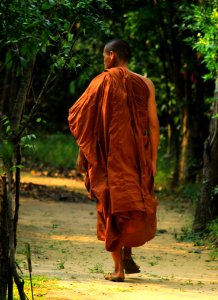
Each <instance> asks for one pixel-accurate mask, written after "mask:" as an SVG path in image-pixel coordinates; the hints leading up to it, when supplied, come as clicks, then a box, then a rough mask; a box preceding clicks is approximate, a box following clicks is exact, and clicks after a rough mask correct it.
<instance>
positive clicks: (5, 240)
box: [0, 176, 9, 300]
mask: <svg viewBox="0 0 218 300" xmlns="http://www.w3.org/2000/svg"><path fill="white" fill-rule="evenodd" d="M7 206H8V201H7V183H6V177H5V176H1V177H0V283H1V284H0V299H1V300H5V299H6V294H7V289H8V275H9V274H8V269H9V231H8V213H7V211H8V207H7Z"/></svg>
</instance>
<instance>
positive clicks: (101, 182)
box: [68, 67, 157, 251]
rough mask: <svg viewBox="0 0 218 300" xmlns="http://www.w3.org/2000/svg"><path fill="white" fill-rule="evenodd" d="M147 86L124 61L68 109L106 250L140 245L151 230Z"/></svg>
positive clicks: (153, 214)
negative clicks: (82, 155) (85, 163)
mask: <svg viewBox="0 0 218 300" xmlns="http://www.w3.org/2000/svg"><path fill="white" fill-rule="evenodd" d="M148 98H149V89H148V87H147V85H146V83H145V82H144V80H143V79H141V78H140V77H139V76H138V75H136V74H134V73H132V72H130V71H128V69H126V68H123V67H116V68H111V69H107V70H105V71H104V72H102V73H101V74H100V75H98V76H97V77H95V78H94V79H93V80H92V81H91V83H90V85H89V86H88V88H87V89H86V91H85V92H84V93H83V95H82V96H81V97H80V98H79V99H78V100H77V101H76V103H75V104H74V105H73V106H72V107H71V108H70V110H69V118H68V121H69V126H70V130H71V132H72V134H73V136H74V137H75V139H76V141H77V143H78V145H79V147H80V149H81V150H82V152H83V154H84V156H85V158H86V160H87V163H88V164H87V165H88V170H87V174H88V175H87V176H88V177H87V179H88V180H87V183H86V186H87V189H88V190H89V196H90V197H91V198H96V199H97V235H98V238H99V239H100V240H104V241H105V246H106V249H107V250H108V251H114V250H116V249H117V247H120V246H130V247H133V246H140V245H143V244H144V243H145V242H146V241H148V240H150V239H152V238H153V237H154V235H155V231H156V206H157V202H156V200H155V197H154V192H153V185H154V183H153V175H152V168H151V148H150V143H149V137H148V115H147V108H148Z"/></svg>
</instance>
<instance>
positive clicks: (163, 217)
mask: <svg viewBox="0 0 218 300" xmlns="http://www.w3.org/2000/svg"><path fill="white" fill-rule="evenodd" d="M22 182H32V183H35V184H45V185H48V186H54V185H55V186H59V187H64V188H65V189H68V190H74V191H75V190H76V191H78V192H82V193H84V194H86V192H85V190H84V187H83V183H82V182H81V181H73V180H70V179H60V178H56V179H55V178H46V177H45V178H42V177H37V176H31V177H30V176H29V174H23V177H22ZM159 201H160V205H159V209H158V229H159V231H161V232H163V233H161V232H159V233H158V234H157V236H156V237H155V239H153V240H152V241H151V242H149V243H147V244H146V245H144V246H142V247H139V248H135V249H134V258H135V260H136V262H137V263H138V264H139V265H140V266H141V273H140V274H135V275H127V276H126V281H125V282H124V283H112V282H108V281H105V280H104V278H103V274H102V272H105V273H106V272H110V271H112V261H111V258H110V254H109V253H107V252H106V251H105V250H104V244H103V243H102V242H99V241H98V240H97V238H96V231H95V224H96V217H95V203H93V202H86V201H80V202H78V203H74V202H65V201H54V200H51V199H47V200H45V199H34V198H26V197H22V199H21V207H20V221H19V227H18V239H19V245H18V257H17V258H18V261H19V263H20V265H21V267H22V268H24V269H25V257H24V255H23V248H24V243H25V242H30V244H31V249H32V264H33V274H32V276H33V277H34V276H36V275H42V276H46V277H48V278H56V279H55V281H54V283H53V285H51V286H49V287H47V289H44V291H43V292H42V294H41V295H39V294H38V295H36V296H35V300H37V299H46V300H47V299H50V300H51V299H52V300H57V299H58V300H65V299H71V300H77V299H79V300H84V299H86V300H98V299H105V300H108V299H110V300H116V299H119V300H122V299H125V300H131V299H134V300H136V299H149V300H150V299H152V300H156V299H157V300H159V299H160V300H165V299H166V300H171V299H173V300H175V299H177V300H180V299H199V300H201V299H205V300H206V299H208V300H215V299H218V272H217V271H218V262H217V261H213V260H211V258H210V255H209V251H208V250H207V249H204V248H202V247H194V246H193V244H191V243H178V242H177V241H176V240H175V238H174V233H175V232H179V231H180V228H181V227H182V226H188V225H189V224H191V214H190V212H188V211H187V210H183V211H178V210H177V209H175V208H174V209H172V208H170V206H169V204H167V203H166V202H162V201H161V199H159ZM25 272H26V274H28V272H27V271H25Z"/></svg>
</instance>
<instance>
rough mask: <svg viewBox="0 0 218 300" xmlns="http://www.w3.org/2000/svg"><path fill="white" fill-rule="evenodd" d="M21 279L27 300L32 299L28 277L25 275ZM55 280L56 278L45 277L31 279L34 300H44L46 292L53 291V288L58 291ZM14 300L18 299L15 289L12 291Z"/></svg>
mask: <svg viewBox="0 0 218 300" xmlns="http://www.w3.org/2000/svg"><path fill="white" fill-rule="evenodd" d="M23 279H24V281H25V285H24V291H25V293H26V295H27V297H28V299H32V294H31V286H30V280H29V276H27V275H25V276H23ZM57 281H58V280H57V279H56V278H52V279H51V278H48V277H46V276H35V277H33V278H32V283H33V294H34V300H44V299H46V298H45V297H46V294H47V293H48V291H50V290H53V289H54V286H55V289H58V285H56V284H57ZM13 299H14V300H19V299H20V297H19V295H18V291H17V289H16V288H15V289H14V297H13Z"/></svg>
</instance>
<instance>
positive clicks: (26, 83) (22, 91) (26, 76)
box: [11, 59, 35, 131]
mask: <svg viewBox="0 0 218 300" xmlns="http://www.w3.org/2000/svg"><path fill="white" fill-rule="evenodd" d="M34 64H35V60H34V59H33V60H31V61H30V62H29V64H28V66H27V68H26V69H24V72H23V76H22V77H21V81H20V85H19V91H18V94H17V98H16V100H15V101H14V103H13V109H12V113H11V123H12V129H13V130H14V131H15V130H17V128H18V127H19V125H20V121H21V118H22V113H23V110H24V106H25V102H26V97H27V94H28V90H29V87H30V83H31V76H32V72H33V67H34Z"/></svg>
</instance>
